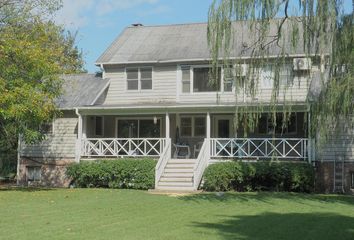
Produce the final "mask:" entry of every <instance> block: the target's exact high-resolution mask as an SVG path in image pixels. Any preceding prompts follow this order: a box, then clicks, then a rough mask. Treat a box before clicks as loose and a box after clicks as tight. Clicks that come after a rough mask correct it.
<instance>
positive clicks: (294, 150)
mask: <svg viewBox="0 0 354 240" xmlns="http://www.w3.org/2000/svg"><path fill="white" fill-rule="evenodd" d="M210 141H211V157H214V158H222V157H226V158H227V157H232V158H272V157H277V158H284V159H287V158H288V159H294V158H302V159H307V157H308V139H307V138H211V140H210Z"/></svg>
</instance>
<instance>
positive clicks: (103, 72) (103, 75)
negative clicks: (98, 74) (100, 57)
mask: <svg viewBox="0 0 354 240" xmlns="http://www.w3.org/2000/svg"><path fill="white" fill-rule="evenodd" d="M100 68H101V71H102V79H105V78H106V73H105V70H104V67H103V64H100Z"/></svg>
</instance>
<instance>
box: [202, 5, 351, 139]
mask: <svg viewBox="0 0 354 240" xmlns="http://www.w3.org/2000/svg"><path fill="white" fill-rule="evenodd" d="M353 5H354V2H353ZM279 16H281V17H282V18H280V19H279V18H277V17H279ZM208 20H209V21H208V43H209V46H210V49H211V55H212V64H213V74H217V73H216V72H217V69H218V68H217V66H218V65H220V64H222V65H224V67H226V69H227V68H228V66H230V65H233V64H235V63H236V64H237V63H242V60H241V59H240V58H236V59H235V60H230V54H231V53H232V48H233V46H232V45H233V43H234V41H235V37H234V36H240V35H241V34H242V33H240V32H235V28H234V27H233V24H234V22H235V21H244V22H243V24H244V25H245V26H246V27H248V28H249V31H250V32H251V34H250V35H252V36H253V39H252V41H251V43H249V45H247V46H244V47H245V51H248V52H249V53H250V56H251V60H250V62H249V65H250V67H251V69H252V70H253V71H254V69H257V67H259V66H264V65H267V64H268V63H269V61H270V58H271V56H270V52H272V54H274V49H277V55H276V56H275V57H274V56H273V57H274V58H273V59H272V61H273V62H272V63H273V64H274V65H275V69H274V72H275V77H274V83H273V89H272V92H273V94H272V100H271V101H270V102H269V103H267V105H266V106H264V105H263V106H257V107H249V106H248V107H243V108H241V107H237V106H236V114H235V116H236V122H237V123H240V122H242V124H243V127H244V128H245V130H249V129H250V128H252V127H254V126H255V125H256V123H257V121H258V119H259V117H260V114H261V112H262V111H263V109H264V108H265V107H266V108H268V109H271V111H272V113H273V114H272V120H273V123H274V124H276V122H277V121H276V117H277V114H275V112H277V111H279V108H278V107H276V106H277V105H278V104H279V103H281V104H283V108H282V111H283V115H284V116H285V117H283V121H284V122H286V121H287V119H288V118H287V116H289V113H290V112H291V111H292V110H291V109H292V105H291V103H290V102H286V101H284V100H283V99H281V97H280V96H279V90H280V85H279V69H281V67H282V66H283V65H284V63H285V62H286V58H287V55H288V53H289V52H287V51H286V46H287V47H288V48H289V43H290V48H291V49H297V48H301V49H303V51H304V52H305V53H306V54H308V55H310V54H311V56H312V57H314V58H317V59H318V60H319V61H322V62H326V65H328V67H327V71H326V72H328V75H326V74H322V75H321V86H322V87H321V89H322V91H321V92H320V93H319V94H317V95H316V96H314V97H313V98H308V100H307V101H308V102H307V105H308V107H309V108H310V114H311V117H310V123H311V124H310V128H311V132H310V134H311V135H312V137H314V136H315V135H317V136H318V135H320V136H321V139H322V140H326V139H327V138H328V137H329V136H330V135H331V134H332V133H333V132H336V129H337V127H338V126H339V123H340V122H343V121H344V122H347V123H348V124H349V125H351V126H354V117H353V109H354V79H353V62H354V59H353V56H354V46H353V42H354V35H353V13H351V14H349V15H346V16H345V15H344V14H343V5H342V1H338V0H326V1H316V0H299V1H291V0H242V1H240V0H214V1H213V3H212V5H211V7H210V9H209V19H208ZM274 22H276V26H277V28H276V30H274V29H271V28H270V26H271V23H273V25H274ZM300 30H301V31H300ZM236 31H237V30H236ZM220 59H222V60H220ZM252 70H251V71H252ZM252 75H254V73H252V72H251V73H249V74H248V79H247V91H248V94H250V95H252V96H254V95H255V94H256V93H257V87H256V86H257V79H255V78H252ZM236 87H237V86H236ZM282 90H283V91H286V90H287V89H286V88H285V89H282ZM284 122H283V126H284V125H285V124H284ZM237 125H240V124H237Z"/></svg>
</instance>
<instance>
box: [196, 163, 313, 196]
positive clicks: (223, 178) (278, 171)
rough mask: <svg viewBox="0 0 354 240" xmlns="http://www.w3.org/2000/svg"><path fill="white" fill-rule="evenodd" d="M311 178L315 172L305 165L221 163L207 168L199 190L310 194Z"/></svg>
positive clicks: (311, 188)
mask: <svg viewBox="0 0 354 240" xmlns="http://www.w3.org/2000/svg"><path fill="white" fill-rule="evenodd" d="M314 176H315V172H314V169H313V167H312V166H311V165H310V164H308V163H284V162H257V163H244V162H239V161H237V162H223V163H215V164H212V165H210V166H208V168H207V169H206V170H205V172H204V176H203V180H204V183H203V186H202V189H204V190H207V191H261V190H262V191H288V192H290V191H291V192H312V191H313V189H314Z"/></svg>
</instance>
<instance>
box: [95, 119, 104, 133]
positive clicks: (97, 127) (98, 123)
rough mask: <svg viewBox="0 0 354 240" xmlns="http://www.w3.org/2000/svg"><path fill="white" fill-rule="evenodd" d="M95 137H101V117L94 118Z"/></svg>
mask: <svg viewBox="0 0 354 240" xmlns="http://www.w3.org/2000/svg"><path fill="white" fill-rule="evenodd" d="M95 135H96V136H103V117H101V116H96V117H95Z"/></svg>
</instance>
